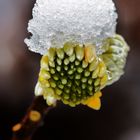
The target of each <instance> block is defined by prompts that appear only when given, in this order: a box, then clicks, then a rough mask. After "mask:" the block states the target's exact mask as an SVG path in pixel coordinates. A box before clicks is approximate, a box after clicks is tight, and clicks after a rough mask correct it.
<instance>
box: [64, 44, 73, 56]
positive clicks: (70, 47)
mask: <svg viewBox="0 0 140 140" xmlns="http://www.w3.org/2000/svg"><path fill="white" fill-rule="evenodd" d="M73 45H74V44H72V43H70V42H67V43H65V44H64V51H65V53H66V54H67V55H68V56H71V55H72V54H73V52H74V46H73Z"/></svg>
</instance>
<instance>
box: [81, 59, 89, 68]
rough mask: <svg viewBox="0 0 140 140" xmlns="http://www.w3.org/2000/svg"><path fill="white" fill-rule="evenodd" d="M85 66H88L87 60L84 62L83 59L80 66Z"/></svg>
mask: <svg viewBox="0 0 140 140" xmlns="http://www.w3.org/2000/svg"><path fill="white" fill-rule="evenodd" d="M87 66H88V62H86V61H85V60H83V62H82V67H83V68H87Z"/></svg>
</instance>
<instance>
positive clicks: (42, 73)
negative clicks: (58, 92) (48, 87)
mask: <svg viewBox="0 0 140 140" xmlns="http://www.w3.org/2000/svg"><path fill="white" fill-rule="evenodd" d="M39 76H40V77H43V78H44V79H50V78H51V75H50V73H49V72H48V71H45V70H41V72H40V74H39Z"/></svg>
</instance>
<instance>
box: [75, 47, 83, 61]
mask: <svg viewBox="0 0 140 140" xmlns="http://www.w3.org/2000/svg"><path fill="white" fill-rule="evenodd" d="M75 52H76V58H77V59H78V60H79V61H81V60H82V59H83V58H84V48H83V47H80V46H76V47H75Z"/></svg>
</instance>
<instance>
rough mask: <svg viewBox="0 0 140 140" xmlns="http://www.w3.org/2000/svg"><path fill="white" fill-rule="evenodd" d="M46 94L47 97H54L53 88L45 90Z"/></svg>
mask: <svg viewBox="0 0 140 140" xmlns="http://www.w3.org/2000/svg"><path fill="white" fill-rule="evenodd" d="M45 90H46V93H47V94H49V95H54V90H53V88H51V87H49V88H46V89H45Z"/></svg>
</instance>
